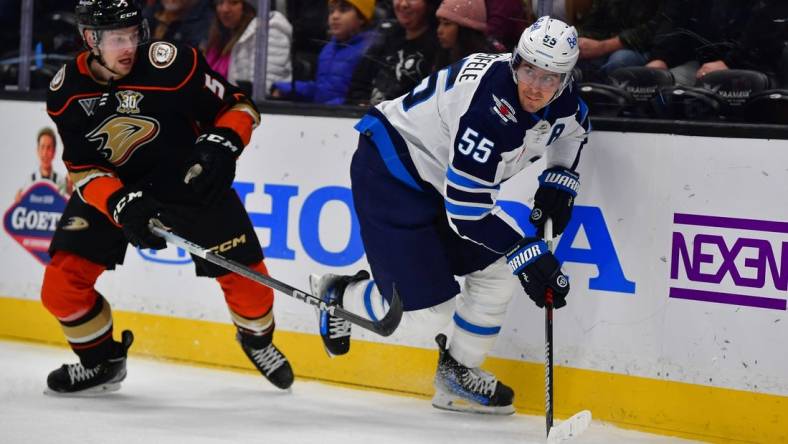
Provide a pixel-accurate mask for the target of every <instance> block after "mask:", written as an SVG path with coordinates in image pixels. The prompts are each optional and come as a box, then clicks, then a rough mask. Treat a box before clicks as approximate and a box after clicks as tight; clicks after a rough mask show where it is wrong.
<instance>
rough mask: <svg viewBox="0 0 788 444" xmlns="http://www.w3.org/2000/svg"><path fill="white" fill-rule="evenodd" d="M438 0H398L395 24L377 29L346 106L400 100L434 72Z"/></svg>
mask: <svg viewBox="0 0 788 444" xmlns="http://www.w3.org/2000/svg"><path fill="white" fill-rule="evenodd" d="M437 9H438V0H394V16H395V17H396V21H395V22H384V23H382V24H381V25H380V26H379V27H378V29H377V30H376V35H375V42H374V43H373V44H372V45H371V46H370V47H369V49H368V50H367V52H366V53H365V54H364V58H363V59H362V60H361V62H359V64H358V66H357V67H356V71H355V72H354V73H353V77H352V79H351V81H350V91H349V92H348V98H347V100H346V103H351V104H360V105H367V104H372V105H376V104H378V103H380V102H382V101H384V100H389V99H394V98H396V97H399V96H401V95H403V94H405V93H407V92H408V91H410V90H411V89H413V88H414V87H415V86H416V85H418V84H419V83H420V82H421V80H422V79H423V78H424V77H427V76H428V75H429V74H430V73H431V72H432V65H433V63H434V62H435V54H436V52H437V50H438V39H437V37H436V36H435V27H436V23H435V21H436V18H435V11H436V10H437Z"/></svg>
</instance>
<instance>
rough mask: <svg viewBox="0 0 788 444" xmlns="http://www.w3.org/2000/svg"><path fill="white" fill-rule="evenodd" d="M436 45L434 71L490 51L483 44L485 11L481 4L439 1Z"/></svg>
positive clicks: (465, 0)
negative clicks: (438, 46)
mask: <svg viewBox="0 0 788 444" xmlns="http://www.w3.org/2000/svg"><path fill="white" fill-rule="evenodd" d="M435 15H436V16H437V17H438V43H439V44H440V46H441V48H442V49H441V50H439V51H438V56H437V57H436V59H435V60H436V61H435V70H436V71H437V70H439V69H441V68H444V67H446V66H448V65H451V64H452V63H454V62H456V61H458V60H461V59H463V58H465V57H466V56H468V55H470V54H473V53H476V52H488V51H490V49H491V48H490V45H489V44H488V43H487V36H486V35H485V32H486V31H487V11H486V10H485V6H484V0H443V3H441V6H440V8H438V12H436V13H435Z"/></svg>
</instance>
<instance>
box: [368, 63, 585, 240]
mask: <svg viewBox="0 0 788 444" xmlns="http://www.w3.org/2000/svg"><path fill="white" fill-rule="evenodd" d="M510 58H511V55H510V54H473V55H470V56H468V57H467V58H465V59H463V60H461V61H459V62H457V63H455V64H454V65H451V66H449V67H447V68H445V69H443V70H441V71H439V72H436V73H434V74H433V75H431V76H430V77H428V78H426V79H424V80H423V81H422V82H421V84H419V85H418V86H417V87H416V88H415V89H414V90H413V91H411V92H410V93H409V94H407V95H405V96H402V97H399V98H397V99H394V100H390V101H386V102H383V103H381V104H379V105H377V107H376V109H377V111H378V112H379V114H382V116H383V117H385V120H387V122H388V124H389V126H390V127H392V128H393V129H394V130H395V131H396V132H397V133H398V134H399V135H400V136H401V137H402V139H404V141H405V144H406V145H407V151H408V153H409V154H410V157H411V160H412V162H413V164H414V165H415V167H416V170H417V171H418V174H419V176H420V179H422V180H423V181H425V182H428V183H429V184H430V185H432V187H434V188H435V190H437V191H438V192H439V193H440V194H441V195H443V197H444V204H445V207H446V212H447V216H448V219H449V221H450V224H451V225H452V228H453V229H454V230H455V231H457V233H458V234H460V235H461V236H463V237H465V238H467V239H470V240H472V241H475V242H477V243H481V244H483V245H485V246H486V247H488V248H490V249H492V250H494V251H497V252H501V253H503V252H505V251H506V249H508V248H509V247H510V246H512V245H514V244H515V243H516V242H517V241H518V240H519V239H520V238H522V237H523V233H522V231H521V230H520V229H519V227H518V226H517V223H516V222H515V221H514V220H513V219H512V218H511V217H509V216H508V215H507V214H506V213H504V212H502V211H501V209H500V207H498V206H497V205H496V198H497V195H498V191H499V190H500V184H501V183H502V182H504V181H506V180H507V179H509V178H510V177H512V176H514V175H515V174H517V173H518V172H520V171H522V170H523V169H524V168H526V167H527V166H528V165H530V164H532V163H534V162H536V161H537V160H538V159H540V158H541V157H542V156H546V160H547V166H548V168H550V167H555V166H562V167H565V168H569V169H572V170H574V169H576V168H577V164H578V161H579V157H580V151H581V149H582V147H583V145H584V144H585V142H586V138H587V135H588V132H589V131H590V122H589V119H588V107H587V106H586V105H585V103H584V102H583V101H582V100H581V99H580V98H579V97H578V95H577V91H576V87H575V86H574V85H572V84H570V85H569V86H568V87H567V88H566V89H565V90H564V91H563V93H562V94H561V95H560V96H559V97H558V98H556V99H555V100H554V101H553V102H552V103H550V105H548V106H547V107H545V108H544V109H542V110H540V111H539V112H536V113H529V112H527V111H525V110H523V109H522V108H521V107H520V102H519V99H518V95H517V85H516V84H515V82H514V79H513V77H512V73H511V70H510V68H509V60H510ZM372 114H378V113H377V112H374V111H373V112H372ZM362 123H363V120H362V122H360V124H359V125H357V129H359V131H362V132H363V130H364V128H363V127H361V125H362Z"/></svg>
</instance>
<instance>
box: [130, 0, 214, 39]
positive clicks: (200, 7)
mask: <svg viewBox="0 0 788 444" xmlns="http://www.w3.org/2000/svg"><path fill="white" fill-rule="evenodd" d="M211 5H212V1H211V0H158V1H157V2H156V3H155V4H154V5H153V6H148V7H147V8H145V9H144V10H143V11H142V15H143V17H145V18H146V19H148V26H149V27H150V32H151V37H152V38H153V39H155V40H168V41H170V42H173V43H185V44H187V45H190V46H193V47H195V48H200V49H204V47H205V43H206V40H207V38H208V27H209V26H210V24H211V19H212V18H213V10H212V9H211Z"/></svg>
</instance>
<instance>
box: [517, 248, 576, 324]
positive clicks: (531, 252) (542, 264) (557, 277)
mask: <svg viewBox="0 0 788 444" xmlns="http://www.w3.org/2000/svg"><path fill="white" fill-rule="evenodd" d="M506 262H507V263H508V264H509V268H511V269H512V273H514V275H515V276H517V277H518V278H520V284H521V285H522V286H523V289H524V290H525V293H526V294H528V297H529V298H531V300H532V301H534V302H535V303H536V305H538V306H539V307H544V304H545V295H546V294H547V289H548V288H550V289H552V291H553V307H554V308H561V307H563V306H564V305H566V295H567V294H568V293H569V280H568V279H567V278H566V275H564V273H563V272H562V271H561V265H560V264H559V263H558V259H556V258H555V256H553V253H552V252H551V251H550V249H548V248H547V244H546V243H545V242H544V241H543V240H541V239H538V238H535V237H526V238H523V239H522V240H521V241H520V242H518V243H517V245H515V246H514V247H512V248H511V249H510V250H509V252H508V253H506Z"/></svg>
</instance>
